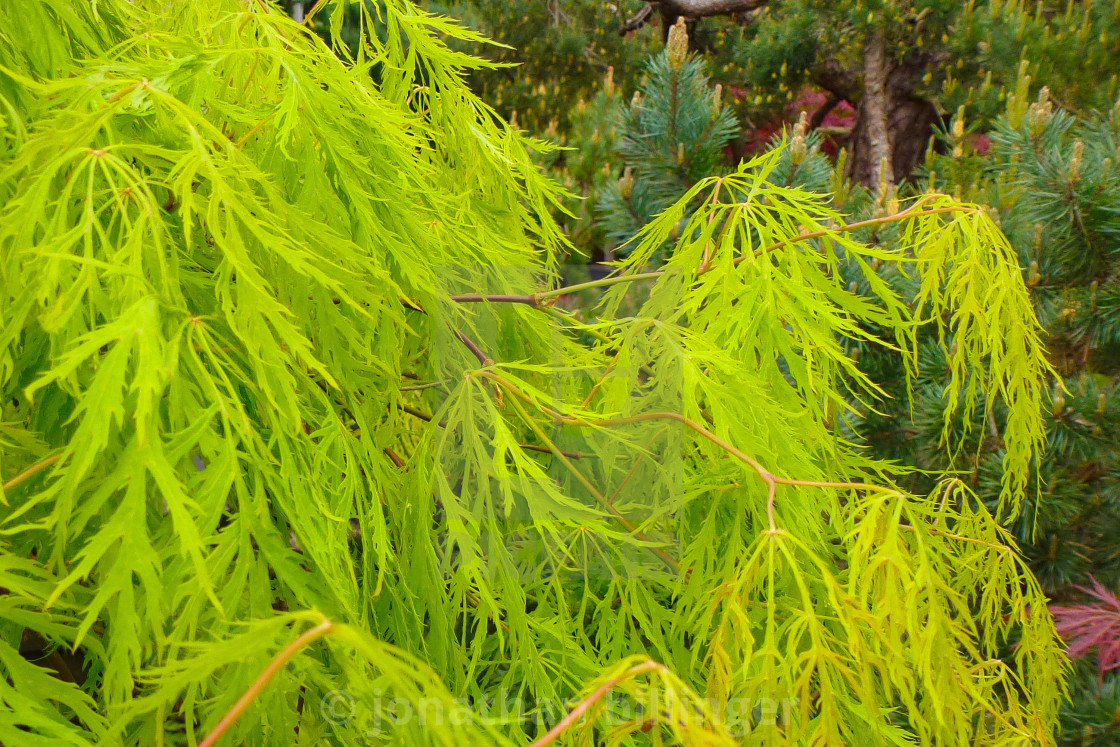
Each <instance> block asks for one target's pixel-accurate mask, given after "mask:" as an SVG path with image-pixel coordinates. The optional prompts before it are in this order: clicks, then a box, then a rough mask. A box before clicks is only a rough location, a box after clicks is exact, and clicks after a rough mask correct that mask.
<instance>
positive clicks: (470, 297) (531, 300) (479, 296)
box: [451, 293, 541, 308]
mask: <svg viewBox="0 0 1120 747" xmlns="http://www.w3.org/2000/svg"><path fill="white" fill-rule="evenodd" d="M451 300H452V301H455V302H456V303H483V302H487V301H488V302H490V303H523V304H525V305H526V306H533V307H534V308H535V307H538V306H540V305H541V299H540V297H539V296H538V295H537V294H535V293H534V294H531V295H528V296H517V295H509V294H502V293H498V294H493V295H491V294H486V293H467V294H465V295H462V296H452V297H451Z"/></svg>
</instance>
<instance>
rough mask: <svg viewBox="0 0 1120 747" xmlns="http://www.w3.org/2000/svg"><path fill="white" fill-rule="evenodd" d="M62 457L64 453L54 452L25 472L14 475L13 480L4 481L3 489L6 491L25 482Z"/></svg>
mask: <svg viewBox="0 0 1120 747" xmlns="http://www.w3.org/2000/svg"><path fill="white" fill-rule="evenodd" d="M61 458H62V454H52V455H51V456H49V457H46V458H45V459H40V460H39V461H38V462H35V464H32V465H31V466H30V467H28V468H27V469H25V470H24V471H23V472H20V473H19V474H18V475H16V476H15V477H13V478H12V479H11V480H8V481H7V482H6V483H4V487H3V490H5V491H8V490H11V489H12V488H14V487H15V486H16V485H19V484H20V483H21V482H23V481H24V480H26V479H27V478H29V477H31V476H32V475H34V474H36V473H37V472H41V471H43V470H45V469H46V468H47V467H49V466H51V465H52V464H54V463H55V462H57V461H58V460H59V459H61Z"/></svg>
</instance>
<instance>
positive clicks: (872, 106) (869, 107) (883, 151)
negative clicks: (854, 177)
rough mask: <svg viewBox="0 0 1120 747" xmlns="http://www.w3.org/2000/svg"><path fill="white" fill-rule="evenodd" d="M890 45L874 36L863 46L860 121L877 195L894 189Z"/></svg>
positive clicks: (881, 38)
mask: <svg viewBox="0 0 1120 747" xmlns="http://www.w3.org/2000/svg"><path fill="white" fill-rule="evenodd" d="M889 72H890V70H889V67H888V64H887V43H886V40H885V39H884V38H883V35H882V33H878V32H877V33H874V34H872V35H871V37H870V38H869V39H868V40H867V42H866V43H865V44H864V45H863V100H862V101H860V107H859V113H860V120H861V121H863V122H865V123H866V128H865V130H866V133H867V158H868V160H869V161H870V166H871V173H870V174H869V175H868V183H869V184H870V185H871V187H872V189H874V190H876V194H878V193H879V192H880V191H889V190H890V188H891V187H893V186H894V166H893V165H892V158H891V157H892V156H893V155H894V154H893V152H892V149H891V132H890V129H889V127H888V125H889V119H890V117H889V113H888V102H887V75H888V74H889Z"/></svg>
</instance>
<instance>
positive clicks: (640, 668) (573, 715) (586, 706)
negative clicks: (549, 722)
mask: <svg viewBox="0 0 1120 747" xmlns="http://www.w3.org/2000/svg"><path fill="white" fill-rule="evenodd" d="M656 669H661V665H660V664H658V663H657V662H655V661H645V662H642V663H641V664H635V665H634V666H632V667H630V668H629V669H627V670H626V671H625V672H622V673H621V674H619V675H617V676H615V677H611V678H610V679H609V680H607V681H606V682H604V683H603V684H602V685H599V687H598V688H597V689H596V690H595V692H593V693H591V694H590V695H588V696H587V697H586V698H584V699H583V700H581V701H580V702H579V704H578V705H577V706H576V707H575V708H573V709H572V710H571V711H570V712H569V713H568V715H567V716H565V717H564V718H562V719H561V720H560V722H559V723H558V724H556V726H554V727H552V728H551V729H549V730H548V733H547V734H545V735H544V736H543V737H541V738H540V739H538V740H537V741H535V742H533V743H532V744H531V745H529V747H545V745H548V744H552V743H553V742H555V741H556V738H557V737H559V736H560V735H561V734H563V733H564V732H565V731H567V730H568V728H569V727H570V726H571V725H572V724H574V723H576V722H577V721H579V720H580V718H582V717H583V714H585V713H587V712H588V711H589V710H591V707H592V706H594V705H595V704H596V703H598V702H599V701H600V700H602V699H603V698H604V697H605V696H606V694H607V693H609V692H610V691H611V690H613V689H614V688H615V687H616V686H618V685H619V684H621V683H623V682H625V681H626V680H629V679H633V678H634V677H637V676H638V675H639V674H643V673H645V672H650V671H653V670H656Z"/></svg>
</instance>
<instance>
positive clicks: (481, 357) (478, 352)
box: [455, 330, 494, 367]
mask: <svg viewBox="0 0 1120 747" xmlns="http://www.w3.org/2000/svg"><path fill="white" fill-rule="evenodd" d="M455 336H456V337H458V338H459V341H460V342H462V343H463V344H464V345H466V346H467V348H468V349H469V350H470V351H471V352H472V353H474V357H475V358H478V362H479V363H481V364H482V365H483V366H484V367H485V366H492V365H494V359H493V358H491V357H490V356H488V355H487V354H486V353H484V352H482V348H480V347H479V346H478V345H477V344H475V341H474V340H472V339H471V338H469V337H467V336H466V335H465V334H463V333H462V332H460V331H459V330H455Z"/></svg>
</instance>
